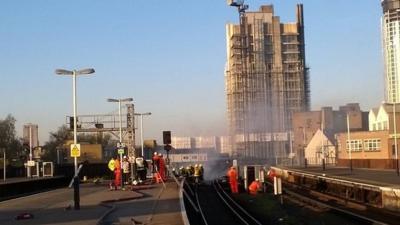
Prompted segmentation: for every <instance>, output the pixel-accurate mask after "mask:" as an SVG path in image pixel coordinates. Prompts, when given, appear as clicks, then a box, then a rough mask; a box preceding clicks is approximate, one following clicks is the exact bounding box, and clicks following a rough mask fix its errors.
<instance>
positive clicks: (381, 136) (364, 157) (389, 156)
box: [336, 103, 400, 169]
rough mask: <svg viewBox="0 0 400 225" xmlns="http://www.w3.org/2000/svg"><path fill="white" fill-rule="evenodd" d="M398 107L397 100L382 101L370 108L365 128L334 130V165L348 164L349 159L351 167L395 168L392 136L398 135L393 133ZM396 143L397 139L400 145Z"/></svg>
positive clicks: (395, 132)
mask: <svg viewBox="0 0 400 225" xmlns="http://www.w3.org/2000/svg"><path fill="white" fill-rule="evenodd" d="M399 111H400V104H396V105H393V104H388V103H383V104H382V105H381V106H380V107H379V108H374V109H371V110H370V112H369V130H368V131H358V132H350V133H346V132H342V133H338V134H337V135H336V140H337V149H338V165H339V166H348V165H349V160H350V159H351V160H352V161H353V162H352V163H353V166H355V167H363V168H382V169H393V168H395V159H396V144H395V143H396V142H395V139H398V138H399V137H400V136H399V135H398V134H397V132H398V131H397V128H399V126H400V123H399V119H400V115H399ZM394 121H396V123H394ZM399 131H400V130H399ZM395 137H396V138H395ZM399 144H400V143H399V140H397V145H398V146H397V147H399V148H400V145H399Z"/></svg>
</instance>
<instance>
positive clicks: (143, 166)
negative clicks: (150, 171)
mask: <svg viewBox="0 0 400 225" xmlns="http://www.w3.org/2000/svg"><path fill="white" fill-rule="evenodd" d="M135 163H136V172H137V174H138V178H139V183H140V184H141V183H143V182H144V181H145V180H146V174H147V162H146V160H145V159H144V158H143V157H142V156H141V155H139V156H138V157H136V159H135Z"/></svg>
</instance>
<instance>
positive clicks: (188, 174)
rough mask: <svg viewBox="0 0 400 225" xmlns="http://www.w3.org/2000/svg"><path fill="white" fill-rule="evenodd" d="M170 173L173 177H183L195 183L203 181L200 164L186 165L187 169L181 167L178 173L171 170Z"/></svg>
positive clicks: (202, 170) (202, 171) (202, 168)
mask: <svg viewBox="0 0 400 225" xmlns="http://www.w3.org/2000/svg"><path fill="white" fill-rule="evenodd" d="M172 173H173V174H174V176H175V177H182V178H183V177H185V178H186V179H188V180H189V181H193V182H195V183H200V182H202V181H204V167H203V165H202V164H195V165H194V166H192V165H188V166H187V167H184V166H181V167H179V170H178V171H177V170H176V169H175V168H173V169H172Z"/></svg>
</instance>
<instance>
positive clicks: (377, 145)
mask: <svg viewBox="0 0 400 225" xmlns="http://www.w3.org/2000/svg"><path fill="white" fill-rule="evenodd" d="M380 150H381V139H366V140H364V151H371V152H373V151H380Z"/></svg>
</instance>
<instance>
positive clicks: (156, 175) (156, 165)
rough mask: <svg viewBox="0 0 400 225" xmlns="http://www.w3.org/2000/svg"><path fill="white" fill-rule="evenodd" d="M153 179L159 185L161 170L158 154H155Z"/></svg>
mask: <svg viewBox="0 0 400 225" xmlns="http://www.w3.org/2000/svg"><path fill="white" fill-rule="evenodd" d="M152 161H153V171H152V172H153V179H154V180H155V181H156V182H157V183H159V180H160V178H159V177H160V174H159V168H160V158H159V157H158V154H157V152H154V155H153V158H152Z"/></svg>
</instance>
